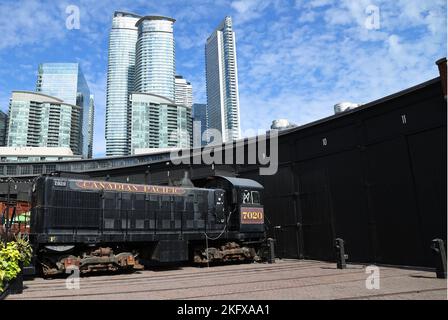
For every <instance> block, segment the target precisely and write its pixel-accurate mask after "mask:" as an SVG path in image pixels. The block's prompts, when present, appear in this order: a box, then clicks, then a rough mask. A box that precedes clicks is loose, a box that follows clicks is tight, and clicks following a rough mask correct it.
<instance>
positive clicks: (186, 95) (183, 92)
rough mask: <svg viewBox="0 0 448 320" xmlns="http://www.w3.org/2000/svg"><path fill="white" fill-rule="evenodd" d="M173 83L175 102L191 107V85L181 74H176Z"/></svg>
mask: <svg viewBox="0 0 448 320" xmlns="http://www.w3.org/2000/svg"><path fill="white" fill-rule="evenodd" d="M174 84H175V88H176V99H175V101H176V103H177V104H179V105H182V106H187V107H192V106H193V87H192V85H191V83H190V82H188V81H187V80H186V79H184V77H182V76H181V75H176V77H175V81H174Z"/></svg>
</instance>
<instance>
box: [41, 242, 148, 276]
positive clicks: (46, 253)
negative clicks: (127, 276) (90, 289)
mask: <svg viewBox="0 0 448 320" xmlns="http://www.w3.org/2000/svg"><path fill="white" fill-rule="evenodd" d="M71 251H73V252H71ZM118 251H121V250H119V249H118ZM39 263H40V265H41V267H42V268H41V270H42V274H43V276H44V277H49V276H53V275H57V274H64V273H71V272H72V270H73V269H77V270H79V272H80V273H81V274H86V273H92V272H98V271H126V270H128V271H131V270H141V269H143V266H142V265H140V264H139V263H138V260H137V259H136V254H135V253H132V252H127V251H121V252H119V253H114V250H113V249H112V248H110V247H94V248H87V249H84V250H80V251H79V250H78V251H74V250H69V251H68V252H55V251H53V250H48V249H46V248H44V249H42V250H41V254H40V258H39Z"/></svg>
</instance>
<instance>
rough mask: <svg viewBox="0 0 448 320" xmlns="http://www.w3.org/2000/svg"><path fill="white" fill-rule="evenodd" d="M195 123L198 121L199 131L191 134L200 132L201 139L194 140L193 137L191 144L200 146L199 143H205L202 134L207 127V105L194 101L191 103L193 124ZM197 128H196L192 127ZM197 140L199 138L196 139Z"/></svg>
mask: <svg viewBox="0 0 448 320" xmlns="http://www.w3.org/2000/svg"><path fill="white" fill-rule="evenodd" d="M195 122H196V123H198V122H199V123H200V132H198V133H196V132H194V133H193V134H200V135H201V140H200V141H196V140H194V137H193V146H194V147H200V146H201V145H204V144H205V141H203V140H202V138H203V137H202V135H203V134H204V131H205V130H206V129H207V105H206V104H203V103H195V104H193V126H194V125H195ZM194 129H196V130H197V128H194ZM198 140H199V139H198Z"/></svg>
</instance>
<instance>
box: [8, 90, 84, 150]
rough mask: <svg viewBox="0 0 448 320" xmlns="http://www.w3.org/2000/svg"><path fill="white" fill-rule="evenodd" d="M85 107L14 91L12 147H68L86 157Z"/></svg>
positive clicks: (10, 144) (9, 134)
mask: <svg viewBox="0 0 448 320" xmlns="http://www.w3.org/2000/svg"><path fill="white" fill-rule="evenodd" d="M82 111H83V110H82V107H80V106H77V105H73V104H68V103H65V102H64V101H62V99H59V98H56V97H52V96H48V95H45V94H42V93H37V92H28V91H13V92H12V96H11V99H10V103H9V114H8V135H7V146H8V147H64V148H70V149H71V150H72V152H73V154H75V155H83V145H82V143H83V141H82V136H81V134H80V133H81V130H82V123H83V121H82V113H83V112H82Z"/></svg>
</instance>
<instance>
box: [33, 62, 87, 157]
mask: <svg viewBox="0 0 448 320" xmlns="http://www.w3.org/2000/svg"><path fill="white" fill-rule="evenodd" d="M36 91H37V92H39V93H43V94H46V95H49V96H52V97H56V98H58V99H61V100H62V101H63V102H64V103H66V104H70V105H76V106H78V107H79V113H80V114H79V116H80V119H79V121H80V123H79V124H78V125H79V128H80V130H79V132H78V134H79V137H78V138H77V139H76V140H77V145H78V143H79V146H78V147H79V150H72V151H73V152H74V153H75V154H81V155H82V156H83V157H84V158H87V157H89V143H90V141H91V139H92V137H91V134H92V132H91V131H90V130H89V117H90V90H89V86H88V85H87V81H86V79H85V78H84V74H83V73H82V71H81V67H80V65H79V64H78V63H42V64H40V65H39V68H38V75H37V83H36ZM78 147H77V148H78Z"/></svg>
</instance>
